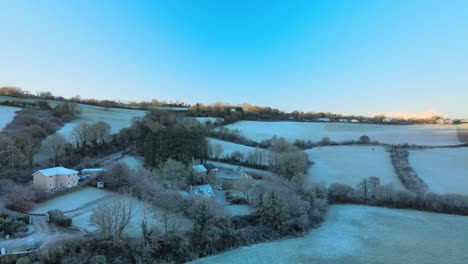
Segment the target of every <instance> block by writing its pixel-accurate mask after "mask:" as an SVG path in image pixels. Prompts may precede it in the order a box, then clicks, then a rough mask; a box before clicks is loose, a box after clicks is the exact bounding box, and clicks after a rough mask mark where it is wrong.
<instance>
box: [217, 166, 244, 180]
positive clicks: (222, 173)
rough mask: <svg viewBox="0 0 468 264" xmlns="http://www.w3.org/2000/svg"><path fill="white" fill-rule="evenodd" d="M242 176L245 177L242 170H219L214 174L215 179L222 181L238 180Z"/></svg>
mask: <svg viewBox="0 0 468 264" xmlns="http://www.w3.org/2000/svg"><path fill="white" fill-rule="evenodd" d="M243 175H246V173H245V171H243V170H227V169H221V170H218V172H217V173H216V178H218V179H224V180H239V179H240V178H241V177H242V176H243Z"/></svg>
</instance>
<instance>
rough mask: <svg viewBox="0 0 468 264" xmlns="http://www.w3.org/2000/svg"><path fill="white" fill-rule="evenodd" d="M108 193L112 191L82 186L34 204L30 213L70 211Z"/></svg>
mask: <svg viewBox="0 0 468 264" xmlns="http://www.w3.org/2000/svg"><path fill="white" fill-rule="evenodd" d="M108 195H112V193H111V192H109V191H106V190H103V189H97V188H91V187H89V188H84V189H81V190H78V191H75V192H72V193H69V194H64V195H61V196H58V197H56V198H53V199H50V200H47V201H45V202H43V203H39V204H36V205H35V206H34V207H33V209H32V210H31V212H30V213H34V214H41V213H47V211H49V210H54V209H59V210H62V211H71V210H75V209H78V208H80V207H82V206H84V205H86V204H88V203H91V202H93V201H96V200H98V199H100V198H103V197H105V196H108Z"/></svg>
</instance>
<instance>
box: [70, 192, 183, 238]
mask: <svg viewBox="0 0 468 264" xmlns="http://www.w3.org/2000/svg"><path fill="white" fill-rule="evenodd" d="M108 202H112V201H111V200H110V201H108ZM92 213H93V211H92V210H90V211H86V212H83V213H80V212H77V214H76V215H73V216H72V222H73V226H77V227H81V228H83V229H86V230H87V231H89V232H94V231H96V230H97V229H96V227H95V226H93V225H92V224H91V222H90V219H91V215H92ZM164 214H166V216H167V218H168V219H169V222H170V223H172V224H174V225H175V226H176V227H177V228H178V229H179V230H182V231H187V230H189V229H190V228H191V227H192V222H191V220H189V219H188V218H186V217H185V216H183V215H182V214H179V213H172V212H166V211H165V210H162V209H160V208H157V207H154V206H152V205H150V204H148V203H145V202H143V201H140V200H137V199H134V211H133V215H132V219H131V221H130V223H129V224H128V226H127V227H126V228H125V230H124V234H125V235H127V236H129V237H139V236H141V223H142V221H143V220H144V219H146V221H147V223H148V225H149V226H150V227H151V226H154V227H156V228H157V229H158V230H159V231H162V230H163V227H164V225H163V215H164ZM159 231H158V232H159Z"/></svg>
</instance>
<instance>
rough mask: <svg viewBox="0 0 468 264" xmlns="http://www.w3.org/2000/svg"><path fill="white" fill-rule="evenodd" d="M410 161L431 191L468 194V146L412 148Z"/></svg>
mask: <svg viewBox="0 0 468 264" xmlns="http://www.w3.org/2000/svg"><path fill="white" fill-rule="evenodd" d="M409 162H410V164H411V166H412V167H413V169H414V170H415V171H416V173H418V176H419V177H420V178H421V179H422V180H423V181H424V182H425V183H426V184H427V186H428V187H429V190H430V191H432V192H435V193H441V194H446V193H458V194H465V195H468V148H453V149H450V148H440V149H427V150H411V151H410V155H409Z"/></svg>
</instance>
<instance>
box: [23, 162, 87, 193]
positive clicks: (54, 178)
mask: <svg viewBox="0 0 468 264" xmlns="http://www.w3.org/2000/svg"><path fill="white" fill-rule="evenodd" d="M32 176H33V185H34V186H36V187H38V188H40V189H41V190H43V191H54V190H57V189H62V188H71V187H74V186H77V185H78V180H79V178H78V171H75V170H71V169H67V168H64V167H55V168H49V169H43V170H38V171H36V172H35V173H33V175H32Z"/></svg>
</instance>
